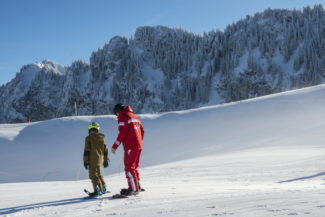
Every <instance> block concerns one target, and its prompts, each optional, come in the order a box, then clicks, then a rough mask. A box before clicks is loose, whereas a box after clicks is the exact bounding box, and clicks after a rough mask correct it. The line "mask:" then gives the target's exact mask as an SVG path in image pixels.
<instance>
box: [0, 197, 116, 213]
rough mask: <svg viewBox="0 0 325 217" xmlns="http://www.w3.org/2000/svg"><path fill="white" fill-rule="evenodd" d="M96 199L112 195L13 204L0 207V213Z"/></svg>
mask: <svg viewBox="0 0 325 217" xmlns="http://www.w3.org/2000/svg"><path fill="white" fill-rule="evenodd" d="M96 199H112V197H111V196H110V197H98V198H96V197H95V198H91V197H81V198H72V199H66V200H57V201H50V202H43V203H34V204H28V205H22V206H15V207H9V208H3V209H0V215H5V214H13V213H16V212H20V211H26V210H32V209H37V208H44V207H50V206H64V205H70V204H76V203H83V202H89V201H94V200H96Z"/></svg>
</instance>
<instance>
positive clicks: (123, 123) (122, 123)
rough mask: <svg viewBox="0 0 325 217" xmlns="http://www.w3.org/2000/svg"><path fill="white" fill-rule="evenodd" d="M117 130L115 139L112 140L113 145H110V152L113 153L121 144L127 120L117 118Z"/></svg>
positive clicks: (126, 127)
mask: <svg viewBox="0 0 325 217" xmlns="http://www.w3.org/2000/svg"><path fill="white" fill-rule="evenodd" d="M118 130H119V134H118V136H117V139H116V141H115V142H114V144H113V146H112V153H113V154H115V152H116V149H117V148H118V147H119V146H120V145H121V143H123V141H124V139H125V137H126V134H127V132H128V122H127V120H119V122H118Z"/></svg>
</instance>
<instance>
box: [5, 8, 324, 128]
mask: <svg viewBox="0 0 325 217" xmlns="http://www.w3.org/2000/svg"><path fill="white" fill-rule="evenodd" d="M324 36H325V12H324V9H323V7H322V6H321V5H316V6H314V7H313V8H311V7H306V8H304V9H303V10H285V9H267V10H265V11H264V12H263V13H257V14H255V15H254V16H247V17H246V18H244V19H241V20H239V21H238V22H236V23H234V24H232V25H229V26H228V27H227V28H226V29H225V30H224V31H223V32H222V31H219V30H213V31H210V32H206V33H204V34H203V35H200V34H194V33H191V32H188V31H186V30H183V29H180V28H168V27H164V26H155V27H148V26H146V27H139V28H137V30H136V32H135V34H134V37H132V38H129V39H127V38H125V37H119V36H116V37H114V38H112V39H111V40H110V41H109V43H108V44H105V45H104V46H103V48H99V49H98V50H97V51H94V52H93V53H92V55H91V57H90V62H89V64H88V63H86V62H83V61H76V62H74V63H73V64H72V65H71V66H67V67H62V66H60V65H58V64H56V63H53V62H51V61H45V62H42V63H34V64H31V65H27V66H24V67H23V68H22V69H21V71H20V72H19V73H17V76H16V77H15V78H14V79H13V80H12V81H11V82H9V83H7V84H6V85H3V86H2V87H0V103H1V105H3V106H1V107H0V122H2V123H8V122H22V121H25V120H26V117H27V116H29V117H31V119H32V121H37V120H46V119H51V118H55V117H63V116H70V115H74V114H76V113H77V114H79V115H100V114H111V113H112V112H111V111H112V107H113V106H114V104H116V103H117V102H121V103H124V104H130V105H132V106H133V108H134V110H135V111H136V112H137V113H148V112H150V113H156V112H166V111H172V110H183V109H189V108H196V107H200V106H203V105H212V104H220V103H225V102H232V101H239V100H243V99H247V98H253V97H257V96H263V95H268V94H271V93H277V92H282V91H287V90H292V89H297V88H302V87H308V86H313V85H317V84H321V83H324V77H325V39H324V38H325V37H324Z"/></svg>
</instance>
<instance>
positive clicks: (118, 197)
mask: <svg viewBox="0 0 325 217" xmlns="http://www.w3.org/2000/svg"><path fill="white" fill-rule="evenodd" d="M128 197H129V196H126V195H123V194H114V195H113V196H112V198H113V199H122V198H128Z"/></svg>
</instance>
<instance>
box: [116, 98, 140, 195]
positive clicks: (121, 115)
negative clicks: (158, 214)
mask: <svg viewBox="0 0 325 217" xmlns="http://www.w3.org/2000/svg"><path fill="white" fill-rule="evenodd" d="M113 112H114V114H115V115H116V116H117V121H118V130H119V134H118V136H117V139H116V141H115V143H114V144H113V146H112V153H113V154H115V152H116V149H117V148H118V147H119V146H120V144H122V143H123V148H124V170H125V175H126V179H127V182H128V189H122V190H121V192H120V193H121V194H122V195H126V196H129V195H134V194H137V193H138V192H139V191H141V186H140V183H139V180H140V175H139V172H138V166H139V160H140V155H141V151H142V141H143V136H144V130H143V127H142V124H141V121H140V119H139V118H138V117H137V116H136V115H135V114H134V113H133V110H132V108H131V106H124V105H122V104H116V105H115V107H114V111H113Z"/></svg>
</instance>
